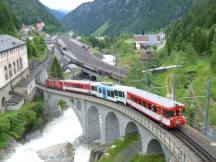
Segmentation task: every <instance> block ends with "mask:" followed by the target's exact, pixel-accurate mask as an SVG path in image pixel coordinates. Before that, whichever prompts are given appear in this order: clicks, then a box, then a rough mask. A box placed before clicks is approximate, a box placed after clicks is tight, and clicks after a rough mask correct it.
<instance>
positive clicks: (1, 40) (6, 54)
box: [0, 35, 34, 112]
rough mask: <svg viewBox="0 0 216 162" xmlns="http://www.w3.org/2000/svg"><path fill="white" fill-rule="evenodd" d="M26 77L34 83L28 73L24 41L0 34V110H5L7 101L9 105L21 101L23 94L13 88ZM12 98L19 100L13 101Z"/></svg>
mask: <svg viewBox="0 0 216 162" xmlns="http://www.w3.org/2000/svg"><path fill="white" fill-rule="evenodd" d="M27 79H28V80H30V81H29V83H28V84H34V81H32V79H30V75H29V67H28V56H27V47H26V43H25V42H23V41H21V40H19V39H17V38H14V37H12V36H9V35H0V112H3V111H5V110H6V108H7V104H8V102H11V103H10V105H16V104H17V103H19V102H23V101H21V100H24V99H25V94H19V92H16V91H15V89H16V85H17V84H18V83H19V82H20V81H22V80H27ZM28 84H27V85H26V86H28ZM20 95H21V96H22V95H23V97H20ZM14 96H19V97H14ZM14 98H16V99H18V98H19V100H20V101H18V100H16V101H13V99H14Z"/></svg>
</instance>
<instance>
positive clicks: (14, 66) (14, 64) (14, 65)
mask: <svg viewBox="0 0 216 162" xmlns="http://www.w3.org/2000/svg"><path fill="white" fill-rule="evenodd" d="M13 68H14V74H16V63H15V62H13Z"/></svg>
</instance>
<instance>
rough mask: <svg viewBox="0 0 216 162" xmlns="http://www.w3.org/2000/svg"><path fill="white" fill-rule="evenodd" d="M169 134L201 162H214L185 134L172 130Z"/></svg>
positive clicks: (208, 154)
mask: <svg viewBox="0 0 216 162" xmlns="http://www.w3.org/2000/svg"><path fill="white" fill-rule="evenodd" d="M171 133H172V134H173V135H175V136H176V137H178V138H179V139H180V140H181V141H182V142H183V143H185V145H186V146H187V147H189V148H190V149H191V150H192V151H193V152H194V153H196V154H197V155H198V156H199V157H200V159H201V160H202V161H203V162H216V157H215V156H214V155H212V154H211V153H210V152H209V151H208V150H207V149H206V148H204V147H203V146H202V145H200V144H199V143H198V142H197V141H196V140H194V138H193V137H192V136H190V135H188V134H186V133H185V132H184V131H182V130H181V129H178V130H172V131H171Z"/></svg>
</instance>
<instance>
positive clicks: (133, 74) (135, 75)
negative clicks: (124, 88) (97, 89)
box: [122, 57, 144, 89]
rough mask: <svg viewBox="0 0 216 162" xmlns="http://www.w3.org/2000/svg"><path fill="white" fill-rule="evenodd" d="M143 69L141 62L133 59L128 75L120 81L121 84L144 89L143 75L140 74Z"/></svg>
mask: <svg viewBox="0 0 216 162" xmlns="http://www.w3.org/2000/svg"><path fill="white" fill-rule="evenodd" d="M143 69H144V67H143V64H142V63H141V61H140V60H139V59H138V58H136V57H134V58H133V61H132V63H131V66H130V69H129V73H128V75H127V77H126V78H124V79H123V81H122V82H123V84H125V85H128V86H134V87H137V88H141V89H142V88H143V87H144V81H142V80H143V79H144V73H143V72H142V71H143Z"/></svg>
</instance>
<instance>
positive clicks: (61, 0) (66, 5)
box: [40, 0, 93, 11]
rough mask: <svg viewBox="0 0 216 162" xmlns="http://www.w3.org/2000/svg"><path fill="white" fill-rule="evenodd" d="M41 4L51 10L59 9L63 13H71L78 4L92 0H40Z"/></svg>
mask: <svg viewBox="0 0 216 162" xmlns="http://www.w3.org/2000/svg"><path fill="white" fill-rule="evenodd" d="M40 1H41V3H43V4H44V5H46V6H48V7H49V8H52V9H61V10H65V11H72V10H73V9H75V8H76V7H78V6H79V5H80V4H82V3H84V2H89V1H93V0H40Z"/></svg>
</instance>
